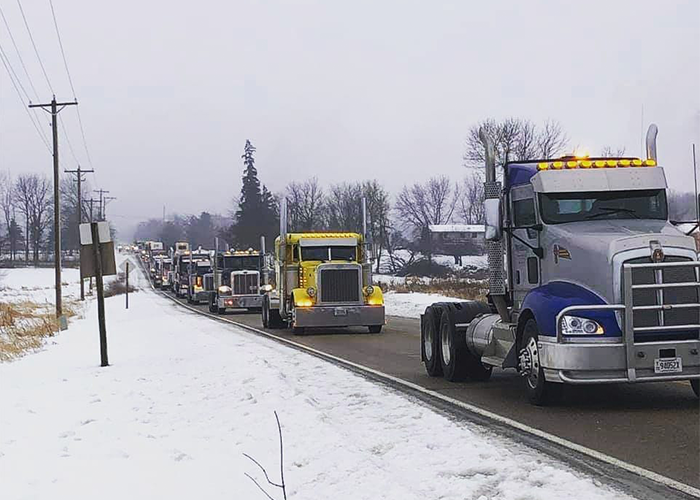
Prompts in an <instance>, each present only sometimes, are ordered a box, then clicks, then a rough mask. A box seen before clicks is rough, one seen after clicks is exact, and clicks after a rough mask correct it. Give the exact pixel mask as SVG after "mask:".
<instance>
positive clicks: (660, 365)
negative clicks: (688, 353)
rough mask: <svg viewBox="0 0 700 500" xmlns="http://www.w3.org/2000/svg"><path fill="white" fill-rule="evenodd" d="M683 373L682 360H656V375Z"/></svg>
mask: <svg viewBox="0 0 700 500" xmlns="http://www.w3.org/2000/svg"><path fill="white" fill-rule="evenodd" d="M682 371H683V362H682V361H681V358H657V359H655V360H654V373H680V372H682Z"/></svg>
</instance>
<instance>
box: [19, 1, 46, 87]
mask: <svg viewBox="0 0 700 500" xmlns="http://www.w3.org/2000/svg"><path fill="white" fill-rule="evenodd" d="M17 5H19V11H20V13H21V14H22V20H23V21H24V26H25V27H26V28H27V33H29V40H31V42H32V47H34V53H35V54H36V58H37V59H38V60H39V65H40V66H41V71H42V72H43V73H44V78H46V83H48V84H49V90H50V91H51V93H52V94H54V93H55V92H54V91H53V86H52V85H51V80H49V75H48V74H47V73H46V68H44V63H43V62H42V61H41V56H40V55H39V49H37V47H36V43H35V42H34V37H33V36H32V30H31V29H29V23H28V22H27V16H25V15H24V9H23V8H22V2H20V0H17Z"/></svg>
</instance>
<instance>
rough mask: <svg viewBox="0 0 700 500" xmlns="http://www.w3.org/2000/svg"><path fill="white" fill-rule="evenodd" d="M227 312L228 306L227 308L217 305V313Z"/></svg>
mask: <svg viewBox="0 0 700 500" xmlns="http://www.w3.org/2000/svg"><path fill="white" fill-rule="evenodd" d="M225 312H226V308H225V307H217V308H216V313H217V314H224V313H225Z"/></svg>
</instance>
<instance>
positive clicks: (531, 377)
mask: <svg viewBox="0 0 700 500" xmlns="http://www.w3.org/2000/svg"><path fill="white" fill-rule="evenodd" d="M538 336H539V329H538V328H537V322H536V321H535V320H534V319H533V318H530V319H529V320H528V321H527V323H525V328H524V329H523V337H522V342H521V345H520V348H519V349H520V350H519V356H518V367H519V369H520V372H521V375H523V377H524V380H525V391H526V392H527V399H528V400H529V401H530V403H532V404H533V405H536V406H546V405H548V404H551V403H554V402H556V401H557V400H558V399H559V397H560V396H561V392H562V384H557V383H554V382H547V381H546V380H545V378H544V369H543V368H542V365H541V364H540V357H539V347H538V346H537V339H538ZM523 364H526V365H527V364H529V366H523ZM523 371H525V373H523Z"/></svg>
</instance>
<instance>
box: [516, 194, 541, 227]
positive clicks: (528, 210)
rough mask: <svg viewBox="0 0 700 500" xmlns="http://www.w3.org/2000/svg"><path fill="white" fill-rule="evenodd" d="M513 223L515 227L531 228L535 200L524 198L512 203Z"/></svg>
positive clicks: (533, 218)
mask: <svg viewBox="0 0 700 500" xmlns="http://www.w3.org/2000/svg"><path fill="white" fill-rule="evenodd" d="M513 221H514V222H515V225H516V226H520V227H522V226H533V225H534V224H535V223H536V221H535V200H534V199H533V198H526V199H524V200H517V201H514V202H513Z"/></svg>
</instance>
